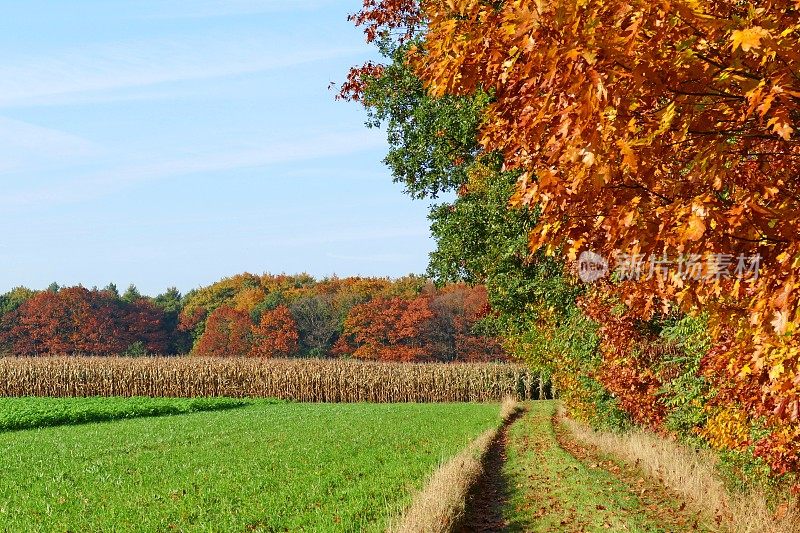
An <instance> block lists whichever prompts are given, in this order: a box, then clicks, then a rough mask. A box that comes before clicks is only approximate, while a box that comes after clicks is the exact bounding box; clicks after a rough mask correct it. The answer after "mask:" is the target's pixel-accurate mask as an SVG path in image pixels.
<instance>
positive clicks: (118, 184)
mask: <svg viewBox="0 0 800 533" xmlns="http://www.w3.org/2000/svg"><path fill="white" fill-rule="evenodd" d="M380 146H383V141H382V139H380V137H378V136H376V135H374V134H372V133H371V132H357V133H343V134H327V135H322V136H318V137H312V138H308V139H300V140H295V141H291V142H280V143H266V142H265V143H264V144H263V145H261V146H251V147H247V148H240V149H231V150H227V151H222V152H216V153H198V154H191V155H185V156H183V157H179V158H162V159H157V160H155V161H152V162H148V163H139V164H128V165H125V166H119V167H116V168H111V169H109V170H107V171H104V172H102V173H96V174H92V175H89V176H82V177H78V178H75V179H66V178H65V179H62V180H60V181H59V182H58V184H49V185H47V186H43V187H39V188H35V189H29V190H24V191H20V192H17V193H9V194H4V195H3V196H2V197H0V205H2V206H5V207H6V208H12V207H26V206H31V205H39V206H42V205H53V204H62V203H73V202H81V201H86V200H92V199H96V198H99V197H103V196H106V195H108V194H113V193H115V192H118V191H120V190H122V189H125V188H128V187H131V186H134V185H136V184H139V183H143V182H148V181H155V180H160V179H167V178H175V177H180V176H186V175H192V174H204V173H213V172H218V173H224V172H225V171H233V170H236V169H244V168H258V167H267V166H270V165H275V164H279V163H290V162H301V161H313V160H317V159H322V158H325V157H334V156H346V155H350V154H355V153H358V152H363V151H366V150H371V149H374V148H377V147H380ZM221 179H222V178H221Z"/></svg>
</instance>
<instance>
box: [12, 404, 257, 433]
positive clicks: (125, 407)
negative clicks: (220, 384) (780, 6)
mask: <svg viewBox="0 0 800 533" xmlns="http://www.w3.org/2000/svg"><path fill="white" fill-rule="evenodd" d="M247 403H248V402H247V401H246V400H236V399H229V398H191V399H182V398H0V431H10V430H15V429H32V428H41V427H48V426H61V425H70V424H82V423H87V422H101V421H107V420H119V419H123V418H141V417H146V416H164V415H180V414H186V413H195V412H199V411H217V410H223V409H233V408H236V407H242V406H244V405H247Z"/></svg>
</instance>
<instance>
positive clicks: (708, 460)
mask: <svg viewBox="0 0 800 533" xmlns="http://www.w3.org/2000/svg"><path fill="white" fill-rule="evenodd" d="M561 420H562V423H563V425H564V426H565V427H566V428H567V429H568V430H569V431H570V432H571V433H572V435H573V436H574V438H575V439H576V440H577V441H578V442H580V443H582V444H584V445H590V446H594V447H596V448H598V449H599V450H600V451H602V452H604V453H607V454H609V455H612V456H615V457H617V458H619V459H622V460H624V461H627V462H629V463H634V464H636V465H637V466H639V467H640V468H641V469H642V471H644V472H645V473H646V474H647V475H649V476H651V477H652V478H654V479H657V480H659V481H660V482H661V483H663V484H664V485H666V486H667V487H669V488H670V489H671V490H673V491H674V492H675V493H677V494H678V495H680V496H681V497H682V498H683V499H684V500H686V502H687V503H688V504H689V505H691V506H692V507H693V508H694V509H696V510H697V511H699V512H702V513H704V514H705V515H706V516H707V517H709V518H710V519H712V520H715V521H717V522H718V523H721V525H722V526H723V527H725V528H726V529H728V530H730V531H735V532H736V533H796V532H798V531H800V511H798V509H797V506H796V503H795V504H792V502H791V501H790V500H788V499H787V502H786V504H785V505H781V506H778V511H777V512H775V511H771V510H770V507H769V505H768V504H767V499H766V497H765V496H764V494H762V493H759V492H755V491H754V492H750V493H744V494H731V493H730V492H729V491H728V490H726V488H725V485H724V483H723V482H722V481H721V480H720V478H719V475H718V474H717V471H716V468H715V466H714V465H715V458H714V456H713V454H712V453H711V452H706V451H703V450H696V449H693V448H689V447H687V446H684V445H681V444H680V443H678V442H674V441H670V440H667V439H664V438H662V437H659V436H658V435H656V434H654V433H651V432H648V431H645V430H634V431H631V432H627V433H623V434H617V433H611V432H605V431H595V430H593V429H591V428H589V427H587V426H585V425H583V424H580V423H577V422H574V421H572V420H570V419H568V418H563V417H562V418H561Z"/></svg>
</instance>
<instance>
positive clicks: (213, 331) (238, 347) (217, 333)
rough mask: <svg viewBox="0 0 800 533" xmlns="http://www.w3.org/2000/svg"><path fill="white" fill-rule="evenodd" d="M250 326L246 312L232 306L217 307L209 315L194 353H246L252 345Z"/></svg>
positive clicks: (209, 355)
mask: <svg viewBox="0 0 800 533" xmlns="http://www.w3.org/2000/svg"><path fill="white" fill-rule="evenodd" d="M251 326H252V324H251V322H250V316H249V315H248V314H247V313H245V312H243V311H237V310H236V309H234V308H232V307H226V306H222V307H219V308H217V309H215V310H214V312H212V313H211V314H210V315H209V317H208V321H207V322H206V327H205V332H204V333H203V336H202V337H200V340H199V341H198V342H197V345H196V346H195V348H194V353H195V354H196V355H199V356H204V357H229V356H243V355H246V354H248V353H250V349H251V346H252V337H251V335H250V329H251Z"/></svg>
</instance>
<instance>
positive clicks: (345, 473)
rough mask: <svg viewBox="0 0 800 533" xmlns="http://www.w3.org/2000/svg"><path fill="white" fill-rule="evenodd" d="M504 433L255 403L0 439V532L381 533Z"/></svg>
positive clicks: (483, 411)
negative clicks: (449, 470) (455, 464)
mask: <svg viewBox="0 0 800 533" xmlns="http://www.w3.org/2000/svg"><path fill="white" fill-rule="evenodd" d="M50 401H52V400H50ZM65 401H66V402H69V401H70V400H65ZM113 401H117V400H113ZM498 420H499V417H498V407H497V405H492V404H275V403H269V402H264V401H253V402H252V403H251V404H250V405H247V406H245V407H242V408H238V409H232V410H226V411H213V412H202V413H192V414H185V415H181V416H170V417H157V418H139V419H131V420H119V421H113V422H101V423H93V424H83V425H74V426H61V427H50V428H42V429H33V430H25V431H14V432H5V433H0V472H2V473H3V475H2V477H0V531H172V530H174V531H250V530H256V531H380V530H382V529H383V528H385V526H386V524H387V521H388V519H389V517H390V516H392V515H393V514H395V513H397V512H398V511H399V510H400V509H401V508H402V507H403V506H405V505H406V504H408V503H409V502H410V500H411V496H412V494H413V492H414V490H415V489H418V488H420V487H421V486H422V485H423V484H424V482H425V480H426V478H427V477H428V475H429V474H430V473H431V472H432V471H433V470H434V469H435V468H436V467H437V465H438V464H439V463H440V462H441V461H442V460H443V459H446V458H448V457H450V456H452V455H454V454H455V453H457V452H458V451H459V450H460V449H462V448H463V447H464V446H465V445H466V444H467V443H468V442H469V441H470V440H472V439H473V438H475V437H476V436H477V435H478V434H480V433H481V432H482V431H483V430H485V429H487V428H489V427H491V426H492V425H493V424H496V423H497V422H498Z"/></svg>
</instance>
